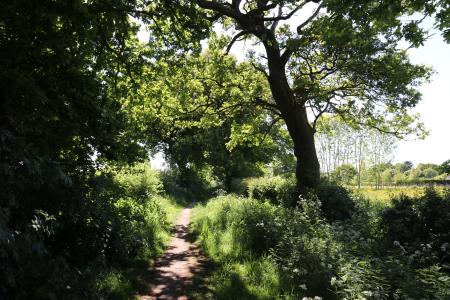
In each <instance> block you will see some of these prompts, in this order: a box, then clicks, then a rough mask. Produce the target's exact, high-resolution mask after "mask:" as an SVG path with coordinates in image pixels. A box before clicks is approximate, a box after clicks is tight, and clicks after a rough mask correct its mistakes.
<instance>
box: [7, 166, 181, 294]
mask: <svg viewBox="0 0 450 300" xmlns="http://www.w3.org/2000/svg"><path fill="white" fill-rule="evenodd" d="M61 187H64V185H61ZM161 188H162V183H161V181H160V180H159V179H158V174H157V173H156V172H155V171H153V170H151V169H150V168H149V167H148V166H147V164H138V165H136V166H134V167H127V168H121V169H120V170H119V171H109V172H106V171H104V172H99V171H97V173H96V174H94V175H92V177H90V178H89V181H88V182H87V183H86V185H85V186H84V188H83V189H80V190H76V189H75V188H74V187H73V186H72V188H71V187H70V186H66V189H67V190H65V191H64V193H65V194H66V197H69V198H71V197H79V199H81V200H82V201H80V200H77V201H76V202H75V201H74V202H72V205H67V204H68V203H70V202H65V205H61V206H58V205H57V204H55V203H54V202H53V203H52V202H49V201H50V200H51V199H49V200H48V201H41V203H40V205H39V206H37V207H36V208H35V209H34V210H33V211H32V212H31V215H30V222H29V223H28V225H27V226H26V227H18V225H19V224H20V223H18V221H19V220H18V219H17V216H16V218H14V215H13V213H14V210H13V209H9V210H2V213H1V214H0V233H1V235H0V245H1V247H0V249H1V252H0V258H1V263H0V264H1V265H2V272H0V282H2V286H1V288H0V295H2V296H4V297H6V298H7V299H90V298H92V299H102V298H103V299H128V298H131V297H133V293H135V289H134V288H135V286H133V285H134V282H133V278H132V276H130V274H129V272H128V270H130V269H132V268H135V267H137V266H138V265H139V264H140V263H147V264H148V261H149V260H150V259H152V258H155V257H156V256H157V255H159V254H160V253H162V251H163V248H164V245H165V243H166V242H167V241H168V238H169V230H170V228H171V223H172V220H173V218H174V215H175V214H176V213H177V212H178V211H179V209H180V208H181V205H180V204H178V203H177V202H176V201H175V200H174V199H173V198H171V197H169V196H166V195H164V194H162V189H161ZM55 200H56V199H55ZM22 212H24V210H22ZM14 222H16V223H17V226H15V225H14V224H15V223H14ZM0 298H2V297H0Z"/></svg>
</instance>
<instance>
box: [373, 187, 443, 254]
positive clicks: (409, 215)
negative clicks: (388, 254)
mask: <svg viewBox="0 0 450 300" xmlns="http://www.w3.org/2000/svg"><path fill="white" fill-rule="evenodd" d="M381 225H382V229H383V230H384V232H385V237H386V241H387V243H388V246H389V245H393V244H395V245H400V246H401V247H402V248H403V249H404V250H402V251H406V252H411V253H415V254H416V255H415V256H414V260H415V261H416V262H422V263H423V262H424V261H425V260H430V259H431V261H433V262H444V263H450V245H449V242H450V231H449V228H450V193H449V192H448V190H447V191H444V192H443V193H442V195H440V194H439V193H438V192H436V190H434V189H433V188H428V189H426V191H425V194H424V195H423V196H419V197H417V198H412V197H408V196H405V195H401V196H399V197H398V198H394V199H393V206H392V207H391V208H387V209H386V210H384V211H383V212H382V224H381Z"/></svg>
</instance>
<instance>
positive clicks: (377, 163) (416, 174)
mask: <svg viewBox="0 0 450 300" xmlns="http://www.w3.org/2000/svg"><path fill="white" fill-rule="evenodd" d="M396 141H397V138H396V137H395V136H393V135H390V134H388V133H385V132H380V131H378V130H375V129H364V128H356V127H352V126H350V125H347V124H345V123H344V122H342V121H341V120H339V119H336V118H324V119H323V120H322V122H321V123H320V124H319V126H318V133H317V139H316V144H317V149H318V157H319V160H320V164H321V166H322V175H323V176H324V177H325V178H327V179H329V180H331V181H335V182H338V183H342V184H346V185H355V186H358V187H360V186H362V185H365V186H367V185H370V186H374V187H375V188H381V187H384V186H392V185H421V184H429V183H435V184H450V180H449V179H448V177H449V174H450V160H447V161H445V162H443V163H442V164H441V165H438V164H428V163H420V164H418V165H417V166H414V165H413V163H412V162H410V161H405V162H403V163H397V164H393V163H392V160H393V154H394V151H395V148H396Z"/></svg>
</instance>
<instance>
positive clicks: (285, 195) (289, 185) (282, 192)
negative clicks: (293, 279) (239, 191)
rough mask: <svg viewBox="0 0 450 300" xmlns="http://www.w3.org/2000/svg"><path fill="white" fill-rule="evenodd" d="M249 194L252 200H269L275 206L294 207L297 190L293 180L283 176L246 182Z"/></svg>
mask: <svg viewBox="0 0 450 300" xmlns="http://www.w3.org/2000/svg"><path fill="white" fill-rule="evenodd" d="M246 185H247V194H248V196H249V197H250V198H254V199H258V200H269V201H270V202H271V203H274V204H282V205H284V206H294V205H295V204H296V202H297V201H296V197H295V195H296V189H295V181H294V179H293V178H284V177H281V176H273V177H258V178H251V179H248V180H247V181H246Z"/></svg>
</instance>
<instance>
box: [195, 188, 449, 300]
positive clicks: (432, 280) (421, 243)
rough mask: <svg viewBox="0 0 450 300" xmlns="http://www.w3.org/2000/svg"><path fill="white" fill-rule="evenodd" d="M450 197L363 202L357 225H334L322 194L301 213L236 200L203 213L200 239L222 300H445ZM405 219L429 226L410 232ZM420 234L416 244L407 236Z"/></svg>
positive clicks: (199, 212) (203, 208)
mask: <svg viewBox="0 0 450 300" xmlns="http://www.w3.org/2000/svg"><path fill="white" fill-rule="evenodd" d="M449 197H450V194H445V196H439V195H437V194H436V193H434V192H427V193H426V194H425V195H424V196H422V197H421V198H420V199H415V200H414V201H413V200H411V201H410V200H408V201H409V202H408V201H407V202H403V204H401V203H400V204H395V205H394V206H392V207H390V206H387V205H386V204H384V203H380V202H374V201H370V200H366V199H364V198H361V199H358V201H355V202H356V207H355V210H354V211H353V212H352V215H351V218H350V219H344V220H337V221H334V222H330V221H329V220H326V219H325V216H324V212H323V210H322V209H321V208H320V201H319V199H318V198H317V197H316V196H315V195H314V194H311V195H309V196H308V197H306V198H307V199H300V201H299V206H298V207H297V208H284V207H282V206H276V205H274V204H271V203H269V202H263V201H261V200H255V199H248V198H242V197H236V196H233V195H228V196H222V197H217V198H214V199H211V200H210V201H209V202H208V203H207V204H206V205H198V206H197V207H196V208H195V210H194V217H193V226H192V230H193V231H194V232H195V233H197V234H198V239H199V241H200V242H201V244H202V246H203V248H204V250H205V251H206V253H207V254H208V255H209V256H210V257H211V259H212V260H213V261H214V262H215V263H216V264H217V266H218V267H217V269H216V271H215V272H214V273H213V275H212V277H211V280H210V288H211V290H212V291H213V293H214V298H215V299H304V297H306V299H309V298H314V297H316V296H319V297H322V298H323V299H374V300H375V299H376V300H378V299H442V300H444V299H450V274H449V273H450V272H449V270H450V268H449V266H448V264H447V260H448V257H450V256H449V255H448V254H449V253H450V251H449V250H450V249H449V248H450V247H448V243H447V244H446V243H445V241H444V240H445V239H446V238H447V237H448V235H447V233H446V232H445V229H444V230H443V228H444V227H445V226H446V225H445V226H444V225H443V224H447V223H448V221H447V220H446V219H447V217H446V216H449V214H450V209H449V207H450V206H449V204H448V201H450V198H449ZM408 199H409V198H408ZM394 203H397V202H395V201H394ZM410 203H413V204H410ZM414 203H422V204H420V205H415V204H414ZM411 205H412V206H411ZM438 206H439V207H440V208H439V211H435V212H433V213H431V211H433V207H438ZM435 210H436V209H435ZM432 215H435V216H437V215H439V217H438V218H439V220H434V219H433V218H432ZM396 216H398V217H399V218H406V219H405V220H410V219H414V218H417V220H419V221H420V222H422V223H424V224H428V225H426V226H425V225H424V226H422V225H420V226H419V225H417V226H416V227H417V228H416V227H415V228H413V229H410V228H409V227H408V226H407V224H406V225H405V223H404V222H403V221H402V220H399V219H398V218H397V217H396ZM430 218H431V219H430ZM431 221H433V222H431ZM430 224H432V225H433V226H434V227H432V228H431V227H430V228H428V227H429V226H431V225H430ZM427 226H428V227H427ZM443 226H444V227H443ZM419 227H420V228H419ZM421 228H422V229H421ZM419 229H421V230H422V231H423V232H422V234H421V235H418V234H417V235H415V236H413V237H412V239H411V240H408V242H405V241H404V240H403V239H399V238H398V237H397V235H398V234H400V235H401V236H403V235H402V234H401V233H402V232H405V233H408V232H409V231H411V232H417V231H418V230H419ZM404 236H408V235H407V234H405V235H404ZM308 297H309V298H308Z"/></svg>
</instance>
